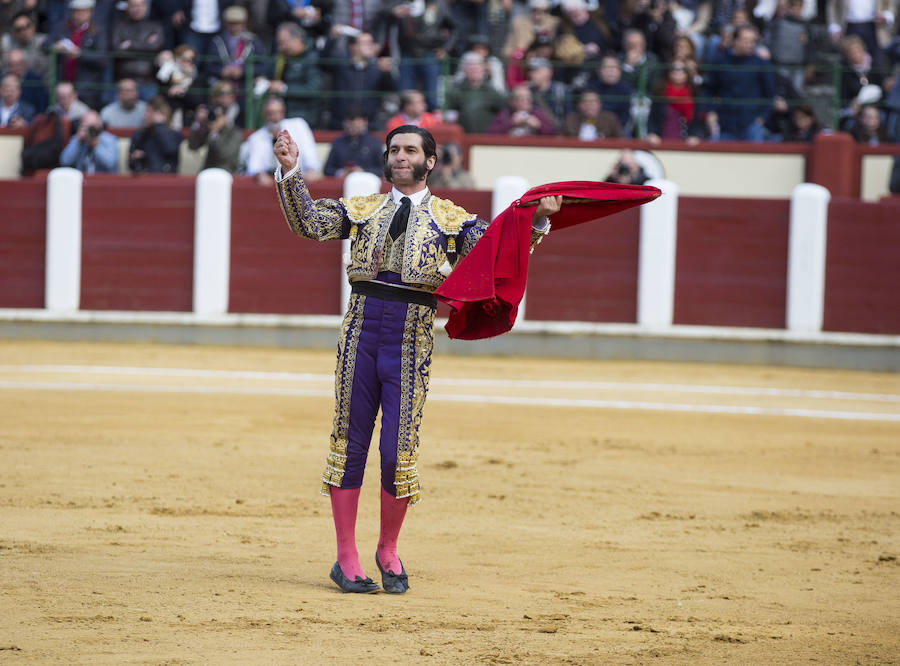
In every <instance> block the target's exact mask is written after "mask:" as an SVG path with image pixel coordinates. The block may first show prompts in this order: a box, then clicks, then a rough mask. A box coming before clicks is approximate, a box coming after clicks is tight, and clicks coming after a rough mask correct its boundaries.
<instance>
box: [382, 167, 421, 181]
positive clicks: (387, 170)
mask: <svg viewBox="0 0 900 666" xmlns="http://www.w3.org/2000/svg"><path fill="white" fill-rule="evenodd" d="M412 175H413V180H415V181H416V182H419V181H420V180H425V177H426V176H428V167H427V166H425V163H424V162H422V164H416V165H414V166H413V168H412ZM384 179H385V180H386V181H387V182H389V183H393V182H394V179H393V178H392V177H391V167H390V166H388V164H387V162H385V164H384Z"/></svg>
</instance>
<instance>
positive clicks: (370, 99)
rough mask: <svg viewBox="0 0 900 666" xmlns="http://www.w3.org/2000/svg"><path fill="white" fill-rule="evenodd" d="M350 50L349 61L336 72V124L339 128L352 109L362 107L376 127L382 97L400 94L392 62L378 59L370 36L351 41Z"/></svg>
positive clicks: (348, 42) (333, 104)
mask: <svg viewBox="0 0 900 666" xmlns="http://www.w3.org/2000/svg"><path fill="white" fill-rule="evenodd" d="M347 48H348V50H349V54H350V57H349V60H344V61H342V62H340V63H339V64H338V65H337V67H336V68H335V71H334V89H335V90H337V91H339V92H340V94H339V95H337V96H336V97H335V98H334V102H333V103H332V116H333V120H334V123H333V124H334V126H335V127H338V126H340V123H342V122H343V120H344V118H345V117H346V114H347V111H348V110H349V109H350V108H351V107H354V106H361V107H362V108H363V110H364V111H365V113H366V117H367V118H369V121H370V123H371V126H372V127H375V126H376V122H377V121H376V119H377V118H378V117H379V115H380V112H381V109H382V95H383V93H390V92H397V78H396V77H395V76H394V74H393V70H392V61H391V59H390V58H388V57H382V58H378V59H376V57H375V53H376V50H377V47H376V45H375V40H374V39H373V38H372V35H370V34H369V33H368V32H363V33H361V34H359V35H358V36H356V37H349V38H348V40H347ZM377 126H380V125H377Z"/></svg>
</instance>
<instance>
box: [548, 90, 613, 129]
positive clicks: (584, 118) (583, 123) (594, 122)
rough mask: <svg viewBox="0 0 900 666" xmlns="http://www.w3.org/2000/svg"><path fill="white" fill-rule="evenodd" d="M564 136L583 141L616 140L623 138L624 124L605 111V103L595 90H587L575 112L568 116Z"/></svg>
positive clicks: (563, 127)
mask: <svg viewBox="0 0 900 666" xmlns="http://www.w3.org/2000/svg"><path fill="white" fill-rule="evenodd" d="M562 133H563V136H574V137H578V138H579V139H581V140H582V141H595V140H597V139H616V138H619V137H621V136H623V131H622V124H621V123H620V122H619V118H618V116H616V114H614V113H613V112H612V111H605V110H604V109H603V102H602V101H601V99H600V95H598V94H597V93H596V92H595V91H593V90H585V91H584V92H582V93H581V95H580V96H579V98H578V103H577V104H576V105H575V111H573V112H571V113H569V114H568V115H567V116H566V119H565V121H564V122H563V126H562Z"/></svg>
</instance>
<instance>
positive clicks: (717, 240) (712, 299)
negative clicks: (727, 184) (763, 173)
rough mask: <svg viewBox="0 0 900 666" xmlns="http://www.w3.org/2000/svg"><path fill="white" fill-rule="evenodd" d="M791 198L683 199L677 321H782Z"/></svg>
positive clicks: (776, 323)
mask: <svg viewBox="0 0 900 666" xmlns="http://www.w3.org/2000/svg"><path fill="white" fill-rule="evenodd" d="M789 214H790V202H789V201H786V200H785V201H780V200H766V199H745V200H736V199H710V198H698V197H681V198H680V199H679V200H678V240H677V250H676V260H675V263H676V267H675V312H674V319H675V323H676V324H694V325H707V326H757V327H765V328H783V327H784V326H785V319H786V315H785V308H786V288H787V251H788V222H789Z"/></svg>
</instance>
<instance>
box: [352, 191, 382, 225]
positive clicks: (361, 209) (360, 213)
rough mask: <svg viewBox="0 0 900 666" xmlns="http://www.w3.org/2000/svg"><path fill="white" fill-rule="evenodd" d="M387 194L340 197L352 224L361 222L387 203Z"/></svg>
mask: <svg viewBox="0 0 900 666" xmlns="http://www.w3.org/2000/svg"><path fill="white" fill-rule="evenodd" d="M389 196H390V195H389V194H370V195H368V196H364V197H341V203H342V204H344V208H346V209H347V216H348V217H349V218H350V219H351V220H353V221H354V222H362V221H363V220H366V219H368V218H370V217H372V215H374V214H375V213H376V212H378V211H379V210H380V209H381V208H382V207H383V206H384V204H385V203H387V200H388V197H389Z"/></svg>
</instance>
